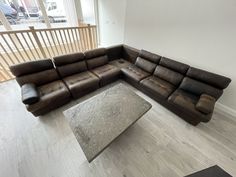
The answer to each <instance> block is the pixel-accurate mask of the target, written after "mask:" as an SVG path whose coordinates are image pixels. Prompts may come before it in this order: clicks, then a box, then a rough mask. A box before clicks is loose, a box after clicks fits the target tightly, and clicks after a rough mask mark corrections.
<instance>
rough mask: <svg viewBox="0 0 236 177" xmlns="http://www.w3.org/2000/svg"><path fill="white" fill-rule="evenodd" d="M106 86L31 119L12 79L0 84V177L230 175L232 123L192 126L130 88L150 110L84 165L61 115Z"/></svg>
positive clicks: (234, 168)
mask: <svg viewBox="0 0 236 177" xmlns="http://www.w3.org/2000/svg"><path fill="white" fill-rule="evenodd" d="M121 82H122V81H121ZM115 84H116V83H115ZM112 85H114V84H112ZM110 86H111V85H110ZM110 86H108V87H110ZM108 87H104V88H102V89H100V90H98V91H96V92H94V93H92V94H90V95H88V96H86V97H84V98H82V99H79V100H77V101H73V102H70V103H69V104H67V105H65V106H63V107H62V108H60V109H57V110H55V111H53V112H51V113H49V114H47V115H45V116H42V117H41V118H35V117H33V116H32V115H31V114H30V113H28V112H27V111H26V109H25V107H24V105H23V104H22V103H21V101H20V89H19V87H18V85H17V84H16V82H15V81H14V80H12V81H8V82H5V83H2V84H0V177H83V176H89V177H94V176H95V177H143V176H145V177H159V176H160V177H182V176H184V175H188V174H190V173H193V172H196V171H199V170H201V169H204V168H207V167H209V166H212V165H215V164H217V165H219V166H220V167H222V168H223V169H225V170H226V171H227V172H229V173H230V174H231V175H233V176H236V119H235V118H233V117H226V116H223V115H221V114H220V113H215V114H214V115H213V119H212V120H211V121H210V122H209V123H207V124H204V123H201V124H200V125H198V126H197V127H193V126H191V125H189V124H187V123H186V122H184V121H183V120H182V119H180V118H178V117H177V116H176V115H174V114H173V113H171V112H169V111H168V110H166V109H165V108H163V107H162V106H160V105H159V104H158V103H156V102H155V101H153V100H152V99H150V98H149V97H147V96H145V95H144V94H143V93H141V92H139V91H137V90H136V89H134V88H133V87H131V86H130V88H131V89H133V90H134V91H135V92H136V93H137V94H138V95H140V96H142V97H143V98H145V99H146V100H147V101H149V102H150V103H151V104H152V109H151V110H150V111H149V112H148V113H146V114H145V115H144V116H143V117H142V118H141V119H140V120H139V121H138V122H137V123H135V124H134V125H133V126H132V127H131V128H129V129H128V130H127V131H126V132H125V133H124V134H122V135H121V136H120V137H119V138H118V139H116V140H115V141H114V142H113V143H112V144H111V145H110V146H109V147H108V148H107V149H106V150H105V151H104V152H103V153H101V155H99V156H98V157H97V158H96V159H95V160H94V161H93V162H92V163H90V164H89V163H88V162H87V161H86V158H85V156H84V154H83V152H82V150H81V148H80V146H79V144H78V143H77V141H76V139H75V137H74V135H73V133H72V131H71V130H70V127H69V125H68V124H67V122H66V120H65V119H64V116H63V114H62V111H63V110H65V109H67V108H69V107H71V106H72V105H75V104H76V102H77V103H78V102H80V101H82V100H84V99H86V98H89V97H91V96H93V95H95V94H96V93H99V92H101V91H102V90H104V89H107V88H108Z"/></svg>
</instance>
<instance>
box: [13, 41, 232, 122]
mask: <svg viewBox="0 0 236 177" xmlns="http://www.w3.org/2000/svg"><path fill="white" fill-rule="evenodd" d="M10 70H11V72H12V74H13V75H15V76H16V81H17V82H18V84H19V85H20V87H21V91H22V102H23V103H24V104H25V105H26V108H27V110H28V111H29V112H31V113H32V114H33V115H34V116H40V115H43V114H45V113H47V112H49V111H51V110H53V109H56V108H58V107H60V106H62V105H64V104H66V103H67V102H69V101H70V100H71V99H77V98H79V97H82V96H84V95H85V94H87V93H89V92H91V91H94V90H96V89H98V88H99V87H102V86H104V85H107V84H109V83H111V82H114V81H116V80H117V79H119V78H123V79H124V80H125V81H126V82H128V83H129V84H131V85H132V86H134V87H136V88H137V89H139V90H141V91H142V92H144V93H145V94H147V95H148V96H150V97H151V98H152V99H155V100H156V101H157V102H158V103H160V104H161V105H163V106H164V107H166V108H167V109H169V110H171V111H172V112H174V113H175V114H177V115H178V116H179V117H181V118H183V119H184V120H186V121H187V122H189V123H191V124H192V125H197V124H198V123H200V122H208V121H209V120H210V119H211V117H212V113H213V110H214V106H215V102H216V101H217V100H218V99H219V97H220V96H221V95H222V94H223V89H225V88H226V87H227V86H228V85H229V83H230V82H231V79H230V78H227V77H224V76H221V75H218V74H214V73H210V72H207V71H204V70H200V69H197V68H194V67H190V66H189V65H187V64H184V63H180V62H178V61H174V60H172V59H169V58H166V57H162V56H159V55H157V54H154V53H151V52H148V51H145V50H138V49H135V48H132V47H129V46H127V45H117V46H112V47H108V48H98V49H94V50H90V51H86V52H84V53H81V52H80V53H73V54H68V55H61V56H57V57H54V58H53V59H52V60H51V59H43V60H38V61H30V62H25V63H21V64H17V65H13V66H10Z"/></svg>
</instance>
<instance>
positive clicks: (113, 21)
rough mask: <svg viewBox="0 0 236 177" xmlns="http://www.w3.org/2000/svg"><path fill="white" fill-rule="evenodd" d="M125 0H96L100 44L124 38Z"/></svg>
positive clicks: (111, 42) (112, 43) (110, 43)
mask: <svg viewBox="0 0 236 177" xmlns="http://www.w3.org/2000/svg"><path fill="white" fill-rule="evenodd" d="M125 10H126V0H119V1H117V0H98V13H99V25H100V41H101V44H100V45H101V46H109V45H115V44H121V43H123V40H124V25H125Z"/></svg>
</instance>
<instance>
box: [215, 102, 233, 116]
mask: <svg viewBox="0 0 236 177" xmlns="http://www.w3.org/2000/svg"><path fill="white" fill-rule="evenodd" d="M215 108H216V109H215V110H216V111H218V112H219V113H221V114H226V115H229V116H232V117H235V118H236V110H234V109H232V108H230V107H228V106H225V105H223V104H221V103H216V106H215Z"/></svg>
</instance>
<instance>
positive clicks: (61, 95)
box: [27, 80, 71, 115]
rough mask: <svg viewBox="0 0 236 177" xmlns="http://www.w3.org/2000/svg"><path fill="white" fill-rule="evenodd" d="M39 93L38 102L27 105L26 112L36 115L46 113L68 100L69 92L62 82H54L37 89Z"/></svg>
mask: <svg viewBox="0 0 236 177" xmlns="http://www.w3.org/2000/svg"><path fill="white" fill-rule="evenodd" d="M37 90H38V92H39V101H38V102H36V103H34V104H31V105H27V110H28V111H30V112H32V113H35V112H36V114H37V115H39V114H42V113H41V111H43V112H48V110H51V109H53V108H56V107H58V106H60V105H62V104H65V102H66V101H69V100H70V97H71V96H70V92H69V90H68V89H67V87H66V86H65V84H64V83H63V82H62V81H59V80H57V81H54V82H51V83H49V84H45V85H42V86H39V87H37Z"/></svg>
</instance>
